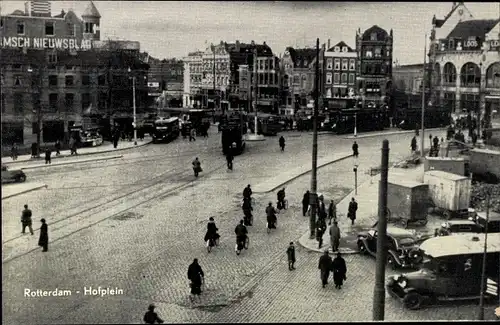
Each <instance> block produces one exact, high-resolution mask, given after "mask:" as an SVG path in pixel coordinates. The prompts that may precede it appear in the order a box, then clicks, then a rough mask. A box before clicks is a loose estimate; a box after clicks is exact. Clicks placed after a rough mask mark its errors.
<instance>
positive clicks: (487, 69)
mask: <svg viewBox="0 0 500 325" xmlns="http://www.w3.org/2000/svg"><path fill="white" fill-rule="evenodd" d="M499 22H500V20H499V19H474V17H473V16H472V14H471V13H470V11H469V10H468V9H467V7H466V6H465V5H464V4H463V2H458V3H456V2H454V3H453V7H452V9H451V11H450V12H449V13H448V15H446V17H445V19H436V18H435V17H434V18H433V21H432V25H433V27H432V31H431V45H430V49H429V58H430V64H431V69H430V70H432V73H429V74H427V75H429V76H431V77H430V78H429V79H430V80H429V81H426V82H430V84H431V89H433V90H434V92H433V96H432V97H431V98H432V101H434V102H435V103H437V104H438V105H443V106H445V107H447V108H448V109H449V110H450V111H452V112H471V113H472V114H477V115H478V117H480V119H481V121H485V122H486V124H489V121H490V118H491V114H492V112H493V111H495V110H496V111H498V110H499V109H500V45H499V43H500V24H499ZM479 113H480V115H479Z"/></svg>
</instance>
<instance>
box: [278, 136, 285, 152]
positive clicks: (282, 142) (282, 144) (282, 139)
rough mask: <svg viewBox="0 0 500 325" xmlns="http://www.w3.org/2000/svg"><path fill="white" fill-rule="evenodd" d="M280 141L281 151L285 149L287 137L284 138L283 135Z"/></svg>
mask: <svg viewBox="0 0 500 325" xmlns="http://www.w3.org/2000/svg"><path fill="white" fill-rule="evenodd" d="M279 143H280V148H281V151H285V138H283V136H281V137H280V139H279Z"/></svg>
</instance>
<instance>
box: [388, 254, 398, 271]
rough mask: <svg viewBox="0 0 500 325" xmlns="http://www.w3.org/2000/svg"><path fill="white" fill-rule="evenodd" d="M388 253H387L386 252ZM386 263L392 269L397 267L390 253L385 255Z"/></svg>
mask: <svg viewBox="0 0 500 325" xmlns="http://www.w3.org/2000/svg"><path fill="white" fill-rule="evenodd" d="M388 254H389V253H388ZM387 265H388V266H389V267H390V268H391V269H393V270H396V269H397V265H396V260H395V259H394V257H393V256H392V255H390V254H389V255H388V256H387Z"/></svg>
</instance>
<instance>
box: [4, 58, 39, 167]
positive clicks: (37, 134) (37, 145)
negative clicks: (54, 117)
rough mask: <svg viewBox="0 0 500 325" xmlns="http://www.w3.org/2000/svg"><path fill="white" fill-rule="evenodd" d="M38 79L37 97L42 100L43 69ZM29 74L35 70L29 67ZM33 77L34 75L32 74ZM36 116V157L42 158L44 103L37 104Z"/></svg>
mask: <svg viewBox="0 0 500 325" xmlns="http://www.w3.org/2000/svg"><path fill="white" fill-rule="evenodd" d="M38 69H39V70H38V74H39V75H38V78H37V80H36V83H35V84H36V86H37V90H36V92H37V94H38V95H37V96H38V98H41V96H42V94H41V91H42V87H41V85H40V83H41V82H42V78H41V74H42V70H41V69H42V67H38ZM28 72H29V73H30V74H32V73H33V68H32V67H29V68H28ZM32 75H33V74H32ZM2 88H3V87H2ZM35 110H36V111H35V112H36V113H35V114H36V124H37V130H36V157H37V158H40V143H41V142H42V141H41V140H42V139H41V138H42V134H41V133H42V103H41V101H40V102H37V103H36V108H35Z"/></svg>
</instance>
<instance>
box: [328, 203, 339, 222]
mask: <svg viewBox="0 0 500 325" xmlns="http://www.w3.org/2000/svg"><path fill="white" fill-rule="evenodd" d="M328 219H330V221H329V222H328V224H330V225H331V224H332V221H337V206H336V205H335V202H334V201H333V200H331V201H330V205H329V206H328Z"/></svg>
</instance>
